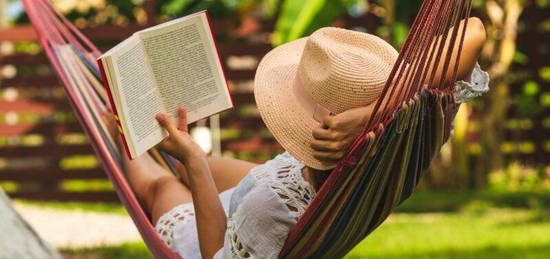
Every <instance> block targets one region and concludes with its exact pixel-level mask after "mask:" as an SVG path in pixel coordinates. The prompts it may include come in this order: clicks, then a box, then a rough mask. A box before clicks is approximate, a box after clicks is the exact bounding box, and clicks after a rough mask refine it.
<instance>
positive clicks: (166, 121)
mask: <svg viewBox="0 0 550 259" xmlns="http://www.w3.org/2000/svg"><path fill="white" fill-rule="evenodd" d="M156 118H157V121H158V122H159V124H160V125H161V126H162V127H163V128H164V129H166V130H167V131H168V133H170V135H172V136H175V135H176V134H177V131H178V129H176V126H174V123H173V122H172V120H170V118H169V117H168V115H166V114H164V113H159V114H157V116H156Z"/></svg>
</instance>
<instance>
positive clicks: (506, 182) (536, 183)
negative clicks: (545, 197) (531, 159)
mask: <svg viewBox="0 0 550 259" xmlns="http://www.w3.org/2000/svg"><path fill="white" fill-rule="evenodd" d="M489 188H490V189H493V190H498V191H536V190H539V191H544V190H550V179H548V178H546V177H544V174H543V172H542V170H540V172H539V171H538V170H535V169H533V168H526V167H522V166H521V165H519V164H518V163H513V164H511V165H510V166H508V168H506V169H504V170H499V171H496V172H493V173H491V174H489Z"/></svg>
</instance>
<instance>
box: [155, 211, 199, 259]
mask: <svg viewBox="0 0 550 259" xmlns="http://www.w3.org/2000/svg"><path fill="white" fill-rule="evenodd" d="M194 217H195V208H194V207H193V203H191V202H189V203H184V204H180V205H178V206H176V207H174V208H172V209H171V210H170V211H168V212H167V213H164V215H162V216H161V217H160V218H159V219H158V221H157V224H156V226H155V230H156V231H157V233H158V234H159V236H160V239H162V241H164V243H166V245H167V246H168V247H170V248H172V244H173V243H174V227H175V226H176V225H177V224H184V223H187V222H189V221H191V220H192V219H193V218H194Z"/></svg>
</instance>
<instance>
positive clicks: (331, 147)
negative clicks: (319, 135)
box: [311, 139, 344, 151]
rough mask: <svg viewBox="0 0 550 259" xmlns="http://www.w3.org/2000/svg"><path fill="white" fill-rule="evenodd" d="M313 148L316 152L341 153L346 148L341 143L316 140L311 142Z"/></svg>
mask: <svg viewBox="0 0 550 259" xmlns="http://www.w3.org/2000/svg"><path fill="white" fill-rule="evenodd" d="M311 148H313V149H314V150H316V151H340V150H342V149H343V148H344V145H343V143H342V142H341V141H326V140H318V139H315V140H313V142H311Z"/></svg>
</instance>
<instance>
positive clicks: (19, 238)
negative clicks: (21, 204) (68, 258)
mask: <svg viewBox="0 0 550 259" xmlns="http://www.w3.org/2000/svg"><path fill="white" fill-rule="evenodd" d="M0 233H1V234H0V258H1V259H4V258H5V259H11V258H37V259H43V258H61V255H60V254H59V253H57V252H56V251H55V250H54V249H53V248H52V247H50V245H48V244H47V243H46V242H45V241H44V240H42V239H41V238H40V237H39V236H38V234H37V233H36V232H35V231H34V229H33V228H32V227H31V226H30V225H29V224H28V223H27V222H26V221H25V220H24V219H23V218H22V217H21V216H20V215H19V214H18V213H17V211H15V210H14V209H13V207H12V205H11V201H10V200H9V198H8V197H7V195H6V193H4V191H3V190H2V189H0Z"/></svg>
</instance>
